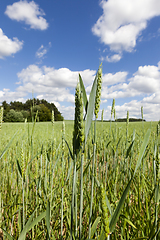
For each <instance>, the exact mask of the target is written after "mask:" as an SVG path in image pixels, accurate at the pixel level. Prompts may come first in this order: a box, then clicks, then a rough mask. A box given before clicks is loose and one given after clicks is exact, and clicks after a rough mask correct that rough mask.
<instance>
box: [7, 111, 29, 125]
mask: <svg viewBox="0 0 160 240" xmlns="http://www.w3.org/2000/svg"><path fill="white" fill-rule="evenodd" d="M5 121H6V122H23V121H24V118H23V115H22V113H21V112H16V111H15V110H14V109H11V110H10V111H9V112H8V113H7V115H6V119H5Z"/></svg>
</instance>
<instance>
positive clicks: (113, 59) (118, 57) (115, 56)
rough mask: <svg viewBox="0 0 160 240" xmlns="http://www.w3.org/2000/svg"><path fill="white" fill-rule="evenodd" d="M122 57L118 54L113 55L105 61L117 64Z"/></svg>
mask: <svg viewBox="0 0 160 240" xmlns="http://www.w3.org/2000/svg"><path fill="white" fill-rule="evenodd" d="M121 58H122V56H121V55H120V54H114V55H112V56H111V57H109V56H107V57H106V61H107V62H118V61H120V60H121Z"/></svg>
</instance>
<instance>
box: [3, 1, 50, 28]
mask: <svg viewBox="0 0 160 240" xmlns="http://www.w3.org/2000/svg"><path fill="white" fill-rule="evenodd" d="M5 14H6V15H7V16H8V17H9V18H11V19H12V20H16V21H24V22H25V23H26V24H27V25H30V27H31V28H32V29H40V30H45V29H47V28H48V23H47V21H46V19H45V18H43V17H42V16H44V15H45V13H44V11H43V10H42V9H40V8H39V6H38V4H36V3H35V2H34V1H31V2H28V1H27V0H24V1H22V0H21V1H19V2H15V3H13V4H12V5H8V6H7V8H6V11H5Z"/></svg>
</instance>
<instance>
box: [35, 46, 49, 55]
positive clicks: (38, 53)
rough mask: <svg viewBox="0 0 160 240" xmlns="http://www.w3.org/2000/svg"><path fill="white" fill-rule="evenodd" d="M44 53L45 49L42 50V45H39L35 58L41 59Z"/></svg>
mask: <svg viewBox="0 0 160 240" xmlns="http://www.w3.org/2000/svg"><path fill="white" fill-rule="evenodd" d="M46 53H47V49H46V48H44V46H43V45H41V46H40V48H39V49H38V50H37V52H36V57H37V58H42V57H43V56H44V55H45V54H46Z"/></svg>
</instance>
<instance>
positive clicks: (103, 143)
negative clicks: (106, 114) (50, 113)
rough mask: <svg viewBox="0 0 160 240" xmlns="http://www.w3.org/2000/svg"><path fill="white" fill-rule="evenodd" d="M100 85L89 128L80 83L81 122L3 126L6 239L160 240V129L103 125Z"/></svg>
mask: <svg viewBox="0 0 160 240" xmlns="http://www.w3.org/2000/svg"><path fill="white" fill-rule="evenodd" d="M98 77H99V75H98ZM98 77H97V78H95V80H97V85H96V84H95V82H94V84H95V85H94V84H93V89H92V91H91V94H90V99H91V100H89V102H88V108H87V117H86V120H85V121H83V116H82V115H83V106H82V109H81V103H82V102H83V104H84V105H85V106H86V99H85V96H84V95H85V94H84V89H83V86H82V82H81V80H80V84H81V89H82V90H83V101H82V96H81V91H79V89H80V88H79V86H77V89H76V94H75V106H76V107H75V120H74V121H64V122H54V121H52V122H46V123H39V122H36V121H34V122H33V123H27V122H25V123H2V124H1V130H0V169H1V174H0V183H1V184H0V238H1V239H9V240H10V239H18V240H22V239H70V240H72V239H85V240H87V239H88V240H89V239H98V240H105V239H111V240H112V239H114V240H122V239H128V240H129V239H135V240H136V239H148V240H151V239H153V240H158V239H160V188H159V185H160V167H159V166H160V134H159V133H160V123H158V122H143V121H142V122H136V123H133V122H128V121H127V122H123V123H118V122H102V121H98V120H97V115H96V114H97V112H96V111H97V108H95V112H94V111H93V109H94V106H96V100H95V101H93V99H95V95H96V94H95V93H96V89H98V87H97V86H98ZM94 89H95V92H94ZM115 109H116V107H115ZM112 110H113V111H112V112H111V115H112V114H113V112H114V105H113V106H112ZM92 112H93V115H95V118H92V116H93V115H92ZM92 119H94V120H92ZM35 120H36V119H35Z"/></svg>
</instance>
